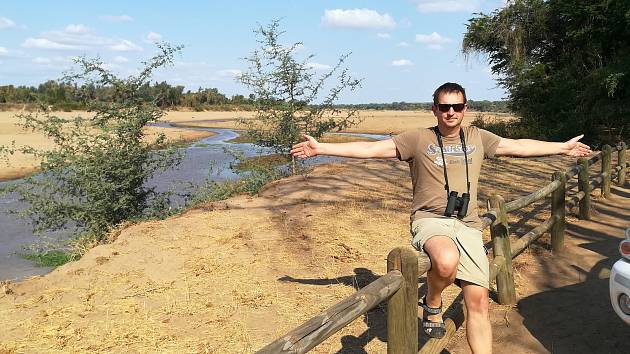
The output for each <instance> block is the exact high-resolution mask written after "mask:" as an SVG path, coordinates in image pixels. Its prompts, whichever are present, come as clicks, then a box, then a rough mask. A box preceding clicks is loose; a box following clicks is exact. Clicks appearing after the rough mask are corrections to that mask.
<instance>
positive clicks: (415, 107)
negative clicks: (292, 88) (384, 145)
mask: <svg viewBox="0 0 630 354" xmlns="http://www.w3.org/2000/svg"><path fill="white" fill-rule="evenodd" d="M431 105H432V102H392V103H361V104H338V105H337V107H338V108H341V109H343V108H356V109H373V110H384V111H385V110H387V111H390V110H391V111H423V110H424V111H429V110H431ZM468 109H469V110H472V111H477V112H497V113H509V112H510V110H509V109H508V102H507V101H485V100H484V101H473V100H468Z"/></svg>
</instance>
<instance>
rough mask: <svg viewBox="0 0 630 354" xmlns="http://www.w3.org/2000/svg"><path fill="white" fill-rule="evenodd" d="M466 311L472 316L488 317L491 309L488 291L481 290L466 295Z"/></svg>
mask: <svg viewBox="0 0 630 354" xmlns="http://www.w3.org/2000/svg"><path fill="white" fill-rule="evenodd" d="M465 296H466V298H465V301H466V309H467V311H468V312H469V313H471V314H481V315H484V316H485V315H487V314H488V308H489V301H488V290H487V289H483V288H480V289H479V290H478V291H474V292H468V293H466V294H465Z"/></svg>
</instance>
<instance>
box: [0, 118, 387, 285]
mask: <svg viewBox="0 0 630 354" xmlns="http://www.w3.org/2000/svg"><path fill="white" fill-rule="evenodd" d="M158 125H160V126H163V127H169V125H168V124H167V123H160V124H158ZM191 129H198V130H208V131H212V132H215V133H217V134H216V135H213V136H211V137H208V138H204V139H201V140H199V141H197V142H195V143H192V144H191V145H189V146H187V147H183V148H180V149H179V150H180V152H181V153H182V156H183V158H182V162H181V164H180V165H179V166H177V167H174V168H171V169H169V170H166V171H164V172H162V173H160V174H158V175H156V176H155V177H153V178H152V179H151V180H149V181H148V182H147V183H148V185H149V186H152V187H153V186H154V187H156V190H158V191H166V190H169V189H171V188H172V187H173V186H175V189H176V190H177V191H178V192H187V191H190V190H191V189H193V188H195V186H198V185H200V184H201V183H203V182H204V181H205V180H206V178H209V179H210V180H213V181H224V180H228V179H236V178H238V177H239V175H238V174H236V173H234V172H233V171H232V170H231V169H230V164H231V163H232V162H233V161H234V157H233V156H232V155H231V154H229V153H227V152H226V149H229V150H231V151H235V152H238V153H240V154H243V156H245V157H252V156H256V155H259V154H263V155H264V154H270V153H271V152H272V150H270V149H268V148H260V147H258V146H255V145H253V144H246V143H241V144H233V143H229V142H228V141H229V140H231V139H234V138H236V137H238V132H236V131H234V130H230V129H208V128H191ZM348 135H355V136H366V137H371V138H375V139H383V138H385V137H386V136H384V135H374V134H348ZM334 160H339V159H338V158H329V157H316V158H313V159H309V160H308V162H309V164H318V163H324V162H330V161H334ZM5 183H20V180H17V181H11V182H1V183H0V185H2V184H5ZM174 203H175V204H176V205H177V204H183V203H184V201H183V200H177V199H175V200H174ZM24 208H25V205H24V204H22V203H20V202H19V201H18V198H17V196H16V195H5V196H0V225H1V227H0V280H11V281H16V280H21V279H24V278H26V277H29V276H33V275H41V274H45V273H48V272H50V271H51V270H52V269H51V268H48V267H39V266H37V265H35V264H34V263H33V262H31V261H29V260H26V259H24V258H23V257H22V256H21V255H20V254H23V253H25V252H28V251H29V248H35V249H36V248H38V247H42V246H45V245H46V244H53V245H54V244H59V242H60V240H67V239H68V238H69V237H70V236H71V234H72V233H73V232H74V231H75V230H69V229H65V230H60V231H57V232H48V233H45V234H43V235H41V236H36V235H34V234H33V231H32V228H31V225H30V223H29V222H28V220H25V219H23V218H20V217H18V216H17V215H15V214H12V213H10V211H11V210H13V211H18V210H21V209H24Z"/></svg>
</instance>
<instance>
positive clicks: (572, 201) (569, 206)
mask: <svg viewBox="0 0 630 354" xmlns="http://www.w3.org/2000/svg"><path fill="white" fill-rule="evenodd" d="M585 194H586V193H584V192H583V191H582V192H578V193H576V194H574V195H572V196H570V197H569V200H567V202H566V205H565V209H564V210H565V211H566V212H571V211H572V210H573V208H575V207H576V206H578V205H579V203H580V200H582V198H584V195H585Z"/></svg>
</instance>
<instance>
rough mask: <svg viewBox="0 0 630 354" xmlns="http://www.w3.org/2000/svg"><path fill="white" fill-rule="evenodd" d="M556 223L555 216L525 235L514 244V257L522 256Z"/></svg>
mask: <svg viewBox="0 0 630 354" xmlns="http://www.w3.org/2000/svg"><path fill="white" fill-rule="evenodd" d="M555 221H556V218H555V216H552V217H551V218H549V219H547V220H546V221H545V222H543V223H542V224H540V225H538V226H536V227H535V228H533V229H532V230H531V231H529V232H528V233H526V234H525V235H523V236H522V237H521V238H519V239H518V241H516V242H514V243H513V244H512V257H513V258H516V257H517V256H518V255H519V254H521V253H522V252H523V251H524V250H525V249H526V248H527V247H529V245H531V244H532V242H534V241H536V240H537V239H538V238H539V237H540V236H541V235H542V234H544V233H545V232H547V231H549V229H551V227H552V226H553V225H554V223H555Z"/></svg>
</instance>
